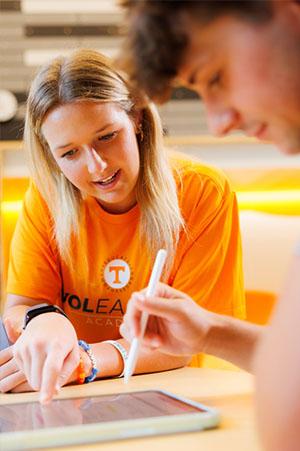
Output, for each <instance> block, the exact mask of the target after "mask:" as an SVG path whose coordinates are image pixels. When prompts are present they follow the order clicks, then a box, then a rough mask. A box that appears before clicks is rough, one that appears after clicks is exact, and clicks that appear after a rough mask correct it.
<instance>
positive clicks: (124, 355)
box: [102, 340, 128, 377]
mask: <svg viewBox="0 0 300 451" xmlns="http://www.w3.org/2000/svg"><path fill="white" fill-rule="evenodd" d="M102 343H109V344H110V345H112V346H113V347H114V348H116V349H117V350H118V351H119V353H120V355H121V357H122V360H123V364H124V367H123V371H122V373H121V374H120V376H118V377H123V376H124V371H125V365H126V360H127V359H128V353H127V351H126V349H125V348H124V346H123V345H121V343H119V342H118V341H115V340H105V341H102Z"/></svg>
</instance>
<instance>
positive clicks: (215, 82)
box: [208, 72, 221, 87]
mask: <svg viewBox="0 0 300 451" xmlns="http://www.w3.org/2000/svg"><path fill="white" fill-rule="evenodd" d="M220 81H221V72H216V73H215V74H214V75H213V76H212V77H211V78H210V79H209V80H208V86H209V87H212V86H215V85H218V84H219V83H220Z"/></svg>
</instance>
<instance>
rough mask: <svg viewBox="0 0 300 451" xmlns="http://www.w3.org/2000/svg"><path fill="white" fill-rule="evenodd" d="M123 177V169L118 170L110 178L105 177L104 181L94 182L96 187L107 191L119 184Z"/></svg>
mask: <svg viewBox="0 0 300 451" xmlns="http://www.w3.org/2000/svg"><path fill="white" fill-rule="evenodd" d="M120 176H121V169H118V170H117V171H116V172H115V173H114V174H112V175H111V176H109V177H105V178H103V179H102V180H99V181H95V182H93V184H94V185H97V187H99V188H101V189H102V190H107V189H111V188H114V186H115V185H116V184H117V183H118V181H119V179H120Z"/></svg>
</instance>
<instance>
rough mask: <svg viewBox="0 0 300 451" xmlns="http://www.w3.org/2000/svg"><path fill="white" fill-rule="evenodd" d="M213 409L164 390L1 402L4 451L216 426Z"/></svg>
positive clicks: (1, 428)
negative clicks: (39, 401) (14, 402)
mask: <svg viewBox="0 0 300 451" xmlns="http://www.w3.org/2000/svg"><path fill="white" fill-rule="evenodd" d="M218 423H219V415H218V412H217V411H216V410H215V409H212V408H209V407H206V406H204V405H202V404H199V403H197V402H194V401H191V400H188V399H184V398H182V397H180V396H176V395H173V394H172V393H169V392H167V391H164V390H146V391H134V392H127V393H116V394H110V395H100V396H92V397H84V398H73V399H56V400H54V401H52V403H50V404H48V405H46V406H42V405H41V404H40V403H38V402H26V403H22V404H6V405H1V406H0V432H1V434H0V449H1V450H2V449H3V450H6V451H11V450H18V451H19V450H28V449H34V448H42V447H52V446H66V445H80V444H81V445H82V444H84V443H93V442H103V441H110V440H120V439H127V438H131V437H142V436H151V435H159V434H171V433H175V432H187V431H199V430H202V429H208V428H213V427H216V426H217V425H218Z"/></svg>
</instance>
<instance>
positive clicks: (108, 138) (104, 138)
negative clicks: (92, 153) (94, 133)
mask: <svg viewBox="0 0 300 451" xmlns="http://www.w3.org/2000/svg"><path fill="white" fill-rule="evenodd" d="M116 134H117V132H112V133H108V134H107V135H103V136H99V138H98V141H111V140H112V139H114V137H115V136H116Z"/></svg>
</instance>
